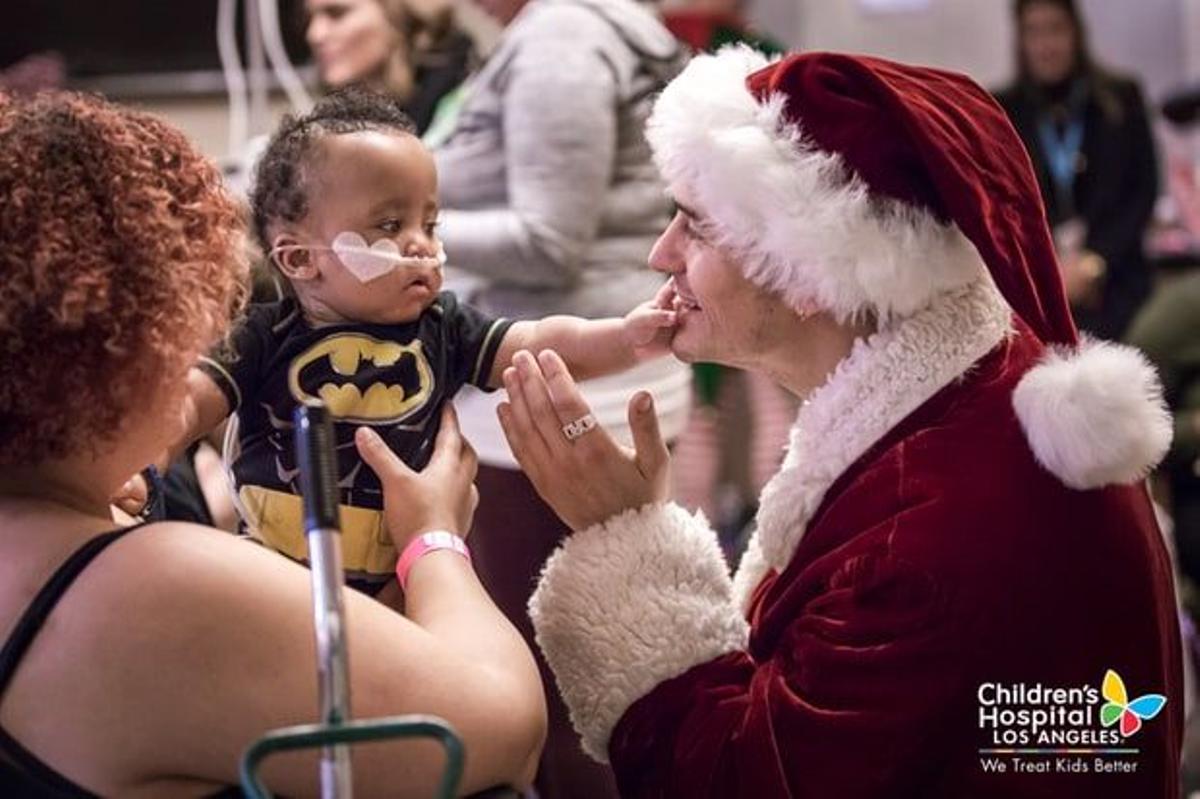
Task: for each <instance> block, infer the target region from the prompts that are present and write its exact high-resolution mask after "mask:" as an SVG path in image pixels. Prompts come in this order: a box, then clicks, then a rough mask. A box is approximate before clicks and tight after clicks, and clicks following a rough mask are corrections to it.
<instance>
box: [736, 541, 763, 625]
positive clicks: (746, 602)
mask: <svg viewBox="0 0 1200 799" xmlns="http://www.w3.org/2000/svg"><path fill="white" fill-rule="evenodd" d="M770 569H771V567H770V566H768V565H767V559H766V558H765V557H764V556H763V551H762V544H761V543H759V540H758V531H757V530H756V531H755V532H754V535H752V536H750V542H749V543H748V544H746V551H745V552H743V553H742V560H741V562H740V563H738V568H737V572H736V573H735V574H734V575H733V604H734V605H736V606H737V608H738V609H739V610H741V612H742V615H743V616H749V614H750V598H751V597H752V596H753V595H754V589H755V588H758V584H759V583H761V582H762V579H763V578H764V577H766V576H767V572H768V571H770Z"/></svg>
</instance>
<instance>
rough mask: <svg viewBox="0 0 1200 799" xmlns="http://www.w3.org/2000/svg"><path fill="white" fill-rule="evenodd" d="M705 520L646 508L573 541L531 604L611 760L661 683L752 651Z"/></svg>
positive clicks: (571, 698) (558, 666)
mask: <svg viewBox="0 0 1200 799" xmlns="http://www.w3.org/2000/svg"><path fill="white" fill-rule="evenodd" d="M730 592H731V586H730V579H729V571H728V568H727V567H726V565H725V559H724V557H723V556H722V554H721V550H720V548H719V547H718V546H717V539H716V535H715V534H714V533H713V531H712V530H711V529H710V528H709V526H708V523H707V522H706V521H705V520H704V518H703V517H702V516H701V515H699V514H697V515H696V516H691V515H689V514H688V513H687V512H686V511H684V510H683V509H682V508H680V507H679V506H677V505H674V504H670V505H647V506H645V507H644V508H642V509H640V510H636V511H634V510H630V511H626V512H625V513H622V514H620V515H619V516H615V517H613V518H612V519H609V520H608V521H607V522H605V523H604V524H599V525H595V526H593V527H590V528H588V529H587V530H584V531H582V532H579V533H576V534H575V535H573V536H571V537H570V538H569V539H567V541H566V542H565V543H564V544H563V545H562V547H560V548H559V550H558V551H557V552H555V553H554V555H552V556H551V558H550V560H548V561H547V562H546V566H545V568H544V569H543V571H542V577H541V581H540V583H539V584H538V588H537V591H536V592H534V594H533V597H532V598H531V599H530V600H529V615H530V617H531V618H532V619H533V626H534V628H535V629H536V631H537V642H538V646H539V647H541V649H542V652H543V653H545V655H546V660H547V661H548V662H549V663H550V667H551V668H552V669H553V670H554V676H555V679H556V681H557V682H558V686H559V689H560V690H561V692H562V696H563V699H564V700H566V703H567V707H568V709H569V710H570V712H571V721H572V723H573V724H574V725H575V729H576V731H577V732H579V734H580V736H581V737H582V739H583V749H584V751H585V752H587V753H588V754H589V755H591V756H592V757H594V758H595V759H596V760H599V761H600V762H607V761H608V740H609V736H610V735H611V734H612V730H613V727H615V726H616V724H617V722H618V721H619V720H620V719H621V716H622V715H624V713H625V711H626V710H627V709H628V708H629V706H630V705H632V704H633V703H634V702H635V701H636V700H638V699H639V698H641V697H643V696H645V695H646V694H648V693H649V692H650V691H651V690H652V689H653V688H654V686H656V685H658V684H659V683H661V682H663V681H665V680H668V679H670V678H672V677H676V676H678V675H680V674H682V673H683V672H685V671H687V670H688V669H689V668H691V667H692V666H696V665H698V664H700V663H705V662H707V661H709V660H712V659H713V658H715V657H718V656H720V655H723V654H726V653H728V652H733V651H737V650H739V649H742V648H744V647H745V645H746V641H747V637H748V635H749V627H748V625H747V624H746V620H745V619H744V618H743V617H742V615H741V614H740V613H739V612H738V610H737V608H736V607H735V606H734V604H733V602H732V599H731V594H730Z"/></svg>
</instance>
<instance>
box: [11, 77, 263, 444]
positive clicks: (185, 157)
mask: <svg viewBox="0 0 1200 799" xmlns="http://www.w3.org/2000/svg"><path fill="white" fill-rule="evenodd" d="M0 197H3V198H4V199H3V201H2V202H0V342H2V343H0V348H2V349H3V365H4V369H3V373H2V374H0V464H4V465H9V464H17V463H22V464H30V465H34V464H37V463H41V462H43V461H46V460H51V459H57V458H61V457H64V456H66V455H69V454H73V453H81V452H86V451H88V450H89V448H92V447H94V446H95V445H96V444H98V443H100V442H103V441H106V440H111V438H112V437H113V436H114V435H115V434H117V433H119V432H120V430H121V428H122V421H123V419H125V418H126V417H127V416H128V415H129V414H130V413H131V412H136V411H137V409H138V407H139V406H140V405H141V404H143V403H145V402H146V401H147V398H148V397H154V396H158V392H160V391H162V390H163V389H165V388H166V387H167V384H168V383H169V382H171V381H181V378H182V375H183V374H184V371H185V370H186V368H187V366H188V365H189V364H191V363H192V362H193V361H194V360H195V358H196V357H197V355H198V354H199V353H200V352H202V351H203V350H205V349H206V348H208V347H209V346H211V345H212V344H213V343H214V342H215V341H216V340H217V339H218V338H219V337H220V336H222V335H224V333H225V332H226V330H227V328H228V326H229V324H230V321H231V317H232V316H233V314H234V312H235V311H236V310H237V309H238V308H240V305H241V303H242V302H243V299H244V296H245V287H246V279H247V266H246V262H245V256H244V254H243V248H242V244H243V242H244V223H243V222H242V221H241V216H240V214H239V212H238V206H237V204H236V203H235V201H234V200H233V199H232V197H231V196H230V195H229V194H228V193H227V192H226V190H225V188H224V187H223V185H222V182H221V176H220V174H219V173H218V171H217V169H216V168H215V167H214V166H213V165H212V164H211V163H210V162H209V161H207V160H206V159H205V158H203V157H202V156H201V155H199V154H198V153H197V152H196V151H195V150H194V149H193V148H192V146H191V145H190V144H189V143H188V141H187V139H186V138H185V137H184V135H183V134H182V133H180V132H179V131H177V130H175V129H174V128H172V127H171V126H170V125H168V124H166V123H165V122H163V121H161V120H159V119H157V118H155V117H152V116H149V115H147V114H143V113H138V112H135V111H132V110H129V109H125V108H120V107H118V106H116V105H112V104H110V103H108V102H105V101H104V100H101V99H99V98H96V97H89V96H84V95H79V94H72V93H65V92H54V93H45V94H39V95H35V96H32V97H25V98H22V97H17V96H11V95H5V94H3V93H0ZM92 451H94V449H93V450H92Z"/></svg>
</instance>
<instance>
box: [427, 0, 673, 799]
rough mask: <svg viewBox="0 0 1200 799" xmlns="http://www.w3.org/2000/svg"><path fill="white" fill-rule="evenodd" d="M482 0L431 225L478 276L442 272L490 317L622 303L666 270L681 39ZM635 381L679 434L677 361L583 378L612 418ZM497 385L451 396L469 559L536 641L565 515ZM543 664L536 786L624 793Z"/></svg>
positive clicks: (452, 259) (607, 10) (440, 153)
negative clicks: (469, 495)
mask: <svg viewBox="0 0 1200 799" xmlns="http://www.w3.org/2000/svg"><path fill="white" fill-rule="evenodd" d="M477 5H478V6H479V7H481V8H482V9H483V10H484V11H486V12H487V13H488V14H489V15H490V16H491V17H492V18H494V19H495V20H496V21H497V22H498V23H500V25H502V26H504V32H503V34H502V36H501V38H500V41H499V43H498V44H497V46H496V49H495V50H494V51H493V52H492V54H491V56H490V57H489V58H488V60H487V62H486V63H485V64H484V65H483V66H482V68H481V69H480V71H479V72H478V73H477V74H475V75H474V76H473V77H472V78H471V80H470V81H469V82H468V84H467V86H466V87H465V89H464V92H465V94H466V97H465V100H464V101H463V105H462V108H461V110H460V112H459V115H458V117H457V122H456V125H455V127H454V129H453V131H452V132H451V133H450V134H449V137H448V138H447V140H446V141H445V142H444V143H442V144H441V145H440V146H439V147H437V148H436V149H435V156H436V159H437V167H438V173H439V175H440V180H439V194H440V200H441V207H442V212H441V216H440V226H439V229H438V234H439V236H440V237H441V239H442V242H443V243H444V245H445V248H446V253H447V257H448V263H449V266H450V267H457V268H458V269H459V270H461V271H465V272H467V273H469V274H470V275H471V276H472V279H474V280H477V281H478V283H477V289H476V291H475V293H474V294H473V296H470V290H469V289H466V290H463V289H461V287H458V286H453V280H452V278H451V277H450V275H449V273H448V277H447V285H448V286H452V287H455V288H459V290H460V294H462V295H463V296H470V298H471V300H472V302H473V304H474V305H475V306H476V307H478V308H480V309H481V310H483V311H485V312H487V313H490V314H493V315H495V316H502V317H508V318H515V319H527V318H537V317H541V316H546V315H550V314H557V313H565V314H573V315H577V316H582V317H585V318H597V317H604V316H611V315H613V314H620V315H623V314H625V313H626V312H628V311H629V310H630V309H631V308H633V307H634V306H635V305H636V304H638V303H639V302H641V301H643V300H645V299H648V298H650V297H652V296H654V294H655V292H656V291H658V289H659V288H660V287H661V286H662V284H663V278H662V277H661V276H660V275H656V274H655V273H653V272H652V271H651V270H649V269H647V268H646V259H647V257H648V256H649V254H650V249H651V247H652V246H653V244H654V241H655V239H656V238H657V236H658V234H659V233H661V232H662V230H663V229H664V228H665V227H666V226H667V224H668V223H669V221H670V218H671V203H670V200H669V199H668V198H667V197H666V194H665V191H664V189H665V186H664V184H663V182H662V180H661V178H660V177H659V175H658V171H657V170H656V169H655V167H654V164H653V163H652V160H651V155H650V148H649V145H648V144H647V143H646V140H645V137H644V131H643V128H644V125H645V120H646V118H647V117H648V116H649V113H650V106H651V102H652V98H653V96H654V95H655V94H656V93H657V92H658V91H659V90H661V89H662V88H663V86H664V85H665V84H666V82H667V81H668V80H669V79H670V78H672V77H673V76H674V75H675V74H677V73H678V71H679V70H680V69H681V68H682V65H683V61H684V58H685V56H684V52H683V48H682V47H680V45H679V44H678V42H676V40H675V39H674V37H673V36H672V35H671V34H670V32H669V31H667V30H666V29H665V28H664V27H663V26H662V23H661V22H660V21H659V20H658V19H657V18H656V16H655V14H654V12H653V9H652V8H651V7H650V5H649V4H642V3H637V2H634V1H633V0H478V2H477ZM643 388H644V389H648V390H650V391H651V392H652V393H653V394H655V396H656V398H657V400H658V403H659V409H660V411H661V412H662V424H663V428H664V430H665V431H666V434H667V435H668V436H669V437H673V436H674V435H677V434H678V432H679V430H680V429H682V427H683V423H684V420H685V419H686V413H687V405H688V395H689V391H690V374H689V371H688V369H687V367H685V366H683V365H682V364H680V363H679V362H677V361H675V360H674V359H672V358H670V357H668V358H662V359H658V360H656V361H651V362H648V363H645V364H643V365H641V366H640V367H638V368H637V369H634V370H632V371H630V372H627V373H625V374H622V375H618V376H614V377H610V378H604V379H601V380H594V381H588V382H587V383H585V384H584V386H583V390H584V392H585V393H586V394H587V395H588V396H589V399H590V401H591V402H592V407H593V409H594V411H595V415H596V418H597V419H598V420H599V421H600V422H601V423H602V424H606V425H609V424H612V425H618V427H620V426H621V425H623V424H624V421H625V403H626V401H627V399H628V397H629V395H630V394H631V393H632V392H633V391H634V390H637V389H643ZM498 395H499V396H498ZM502 399H503V396H502V394H501V392H497V395H488V396H484V395H482V394H478V393H467V392H464V393H460V394H459V396H458V398H457V399H456V405H457V407H458V409H459V412H460V417H461V420H462V424H463V432H464V434H465V435H466V436H467V438H468V440H470V441H471V443H472V445H473V446H474V447H475V449H476V451H477V452H478V453H479V458H480V464H481V467H480V474H479V480H478V485H479V493H480V508H481V512H480V514H479V516H478V517H477V527H476V532H475V538H474V539H473V540H474V541H476V542H480V543H478V544H477V545H476V548H475V550H474V558H475V565H476V568H477V569H478V571H479V574H480V577H481V579H482V580H483V582H484V585H485V586H486V587H487V589H488V591H489V592H490V593H491V595H492V597H493V598H494V599H495V600H496V602H497V604H498V605H500V607H501V608H502V609H503V610H504V611H505V613H506V614H507V615H508V617H509V618H510V619H511V620H512V621H513V623H514V624H515V625H516V626H517V627H518V629H520V630H521V631H522V633H523V634H524V635H525V636H526V637H527V640H529V641H532V640H533V630H532V627H531V625H530V622H529V618H528V615H527V614H526V610H525V606H526V603H527V601H528V599H529V595H530V593H531V592H532V590H533V586H534V583H535V581H536V575H537V573H538V569H539V568H540V567H541V565H542V563H544V562H545V559H546V557H547V556H548V555H549V554H550V552H551V551H552V550H553V548H554V547H555V545H556V544H557V543H558V542H559V541H560V540H561V538H562V537H563V536H564V535H565V534H566V532H567V529H566V527H565V526H564V525H563V524H562V523H561V522H560V521H559V520H558V519H557V517H556V516H555V515H554V513H553V512H552V511H551V510H550V509H549V508H548V507H547V506H546V505H545V504H544V503H543V502H542V501H541V500H540V499H539V498H538V497H537V494H536V493H535V492H534V490H533V488H532V486H531V485H530V484H529V482H528V480H527V479H526V478H525V476H524V475H523V474H522V473H521V470H520V468H519V467H518V466H517V463H516V460H515V459H514V458H513V456H512V454H511V452H510V451H509V448H508V444H507V443H506V442H505V440H504V436H503V433H502V431H501V430H500V427H499V424H498V423H497V421H496V412H495V407H496V405H497V404H498V403H499V402H500V401H501V400H502ZM624 431H625V435H626V438H628V428H627V427H625V428H624ZM485 539H486V540H485ZM541 665H542V668H543V673H544V674H545V675H546V676H547V679H546V685H547V688H548V692H549V696H548V704H549V713H550V732H549V736H548V740H547V744H546V749H545V753H544V755H543V759H542V767H541V770H540V772H539V774H538V780H537V787H538V791H539V795H541V796H542V797H544V799H558V798H559V797H570V799H590V798H591V797H612V796H615V795H616V790H615V784H614V782H613V779H612V776H611V772H610V771H609V770H608V769H607V768H606V767H602V766H600V765H598V764H595V763H592V762H591V761H589V760H588V759H587V758H586V757H585V756H584V754H583V752H582V751H581V749H580V747H579V742H578V740H577V738H576V737H575V735H574V733H573V732H572V730H571V727H570V724H569V722H568V720H567V713H566V709H565V707H564V706H563V704H562V701H561V700H560V699H559V697H558V694H557V692H556V691H554V689H553V688H552V687H551V686H552V685H553V683H552V681H550V680H549V670H548V669H547V668H546V666H545V664H544V663H542V664H541Z"/></svg>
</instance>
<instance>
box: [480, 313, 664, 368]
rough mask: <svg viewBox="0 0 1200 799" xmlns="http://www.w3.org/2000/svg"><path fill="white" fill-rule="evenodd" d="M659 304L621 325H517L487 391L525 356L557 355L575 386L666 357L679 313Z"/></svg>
mask: <svg viewBox="0 0 1200 799" xmlns="http://www.w3.org/2000/svg"><path fill="white" fill-rule="evenodd" d="M659 303H660V298H655V299H654V300H651V301H649V302H646V303H642V304H641V305H639V306H638V307H637V308H634V309H633V310H632V311H630V312H629V313H628V314H627V315H626V316H625V317H624V318H619V319H581V318H579V317H576V316H547V317H546V318H545V319H539V320H536V321H525V322H516V323H514V324H513V325H512V326H511V327H509V329H508V332H507V333H505V335H504V340H503V341H501V342H500V348H499V349H498V350H497V352H496V359H495V361H494V362H493V363H492V372H491V374H490V375H489V376H488V386H489V387H490V388H498V387H499V386H500V385H501V383H502V379H501V376H502V375H503V374H504V370H505V369H506V368H507V367H508V366H509V365H510V364H511V363H512V358H513V355H515V354H517V353H518V352H520V351H521V350H529V351H530V352H535V353H536V352H540V351H542V350H554V351H555V352H557V353H558V354H559V356H561V357H562V359H563V361H565V362H566V364H567V368H568V369H570V370H571V374H572V375H573V376H574V377H575V379H576V380H587V379H589V378H593V377H599V376H601V375H606V374H612V373H613V372H620V371H624V370H625V369H629V368H631V367H633V366H636V365H637V364H638V363H640V362H642V361H645V360H649V359H651V358H657V357H659V356H661V355H665V354H667V353H668V352H670V340H671V335H672V333H673V328H674V326H675V312H674V311H673V310H669V309H667V308H665V307H662V306H661V305H660V304H659Z"/></svg>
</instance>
